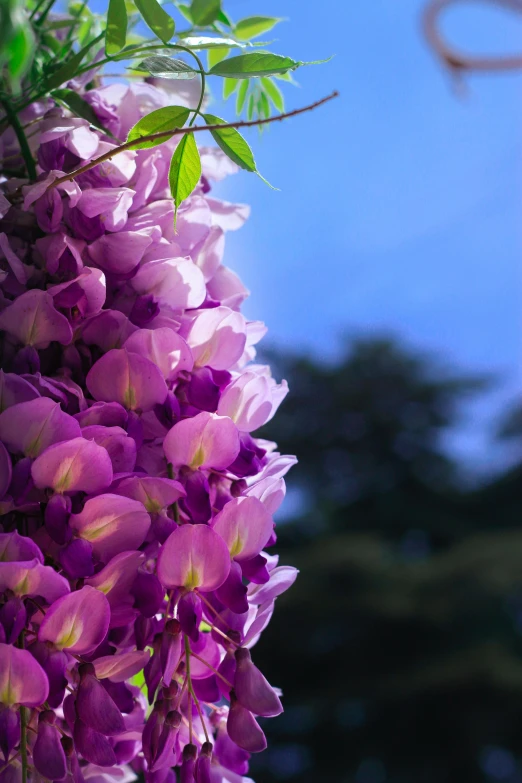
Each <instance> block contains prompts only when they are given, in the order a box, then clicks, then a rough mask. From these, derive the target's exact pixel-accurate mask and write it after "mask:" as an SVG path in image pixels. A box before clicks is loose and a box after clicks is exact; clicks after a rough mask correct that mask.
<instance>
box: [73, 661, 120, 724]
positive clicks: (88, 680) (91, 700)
mask: <svg viewBox="0 0 522 783" xmlns="http://www.w3.org/2000/svg"><path fill="white" fill-rule="evenodd" d="M83 669H89V670H90V671H85V672H84V671H82V670H83ZM79 671H80V684H79V686H78V691H77V696H76V713H77V715H78V717H79V718H80V720H81V721H83V723H85V725H86V726H89V727H90V728H91V729H95V730H96V731H99V732H100V733H101V734H104V735H105V736H108V737H112V736H114V735H115V734H121V733H122V732H123V731H125V724H124V722H123V717H122V715H121V712H120V710H119V709H118V707H117V706H116V704H115V703H114V701H113V700H112V699H111V697H110V696H109V694H108V693H107V691H106V690H105V688H104V687H103V685H102V684H101V683H99V682H98V680H97V679H96V677H95V676H94V675H93V674H92V673H90V672H92V671H94V667H93V666H92V664H90V663H87V664H82V665H81V666H80V670H79Z"/></svg>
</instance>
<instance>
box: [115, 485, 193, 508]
mask: <svg viewBox="0 0 522 783" xmlns="http://www.w3.org/2000/svg"><path fill="white" fill-rule="evenodd" d="M116 491H117V493H118V495H125V497H128V498H133V499H134V500H139V501H140V503H143V505H144V506H145V508H146V509H147V511H148V512H149V513H150V514H157V513H159V512H160V511H161V510H162V509H164V508H166V507H167V506H171V505H172V504H173V503H175V502H176V500H179V498H180V497H184V496H185V494H186V492H185V490H184V489H183V486H182V485H181V484H180V483H179V481H174V480H173V479H168V478H155V477H153V476H133V477H132V478H126V479H123V481H120V483H119V484H118V486H117V488H116Z"/></svg>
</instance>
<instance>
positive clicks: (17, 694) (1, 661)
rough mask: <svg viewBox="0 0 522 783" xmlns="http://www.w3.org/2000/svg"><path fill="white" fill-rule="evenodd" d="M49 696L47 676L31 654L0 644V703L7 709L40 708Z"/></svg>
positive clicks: (9, 645)
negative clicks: (15, 706) (17, 705)
mask: <svg viewBox="0 0 522 783" xmlns="http://www.w3.org/2000/svg"><path fill="white" fill-rule="evenodd" d="M48 694H49V683H48V681H47V677H46V674H45V672H44V670H43V669H42V667H41V666H40V664H39V663H38V662H37V661H35V659H34V658H33V656H32V655H31V653H30V652H28V651H27V650H20V649H18V647H13V645H11V644H0V703H1V704H4V705H5V706H6V707H12V706H13V705H14V704H23V705H25V706H26V707H39V706H40V705H41V704H43V703H44V701H45V700H46V699H47V696H48Z"/></svg>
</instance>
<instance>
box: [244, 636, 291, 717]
mask: <svg viewBox="0 0 522 783" xmlns="http://www.w3.org/2000/svg"><path fill="white" fill-rule="evenodd" d="M234 691H235V694H236V696H237V699H238V701H240V702H241V704H242V705H243V707H246V709H247V710H250V712H253V713H254V714H255V715H263V716H265V717H273V716H275V715H280V714H281V713H282V712H283V705H282V704H281V702H280V700H279V697H278V695H277V694H276V692H275V691H274V689H273V688H272V687H271V685H270V684H269V682H268V681H267V680H266V678H265V677H264V676H263V675H262V674H261V672H260V671H259V669H258V668H257V666H255V665H254V664H253V663H252V658H251V656H250V651H249V650H247V649H245V648H244V647H241V648H239V649H238V650H236V676H235V679H234Z"/></svg>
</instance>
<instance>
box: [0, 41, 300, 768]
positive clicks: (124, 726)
mask: <svg viewBox="0 0 522 783" xmlns="http://www.w3.org/2000/svg"><path fill="white" fill-rule="evenodd" d="M99 56H101V55H99ZM95 67H96V66H95V65H94V66H93V68H95ZM91 76H92V73H91ZM90 78H91V77H89V76H87V74H85V75H84V77H82V78H81V79H76V80H75V81H74V82H71V83H70V84H69V86H70V87H72V88H73V89H75V90H76V91H78V93H79V94H80V95H82V96H83V97H84V99H85V100H87V102H88V103H89V104H90V105H91V106H92V108H93V110H94V111H95V112H96V113H97V116H98V118H99V119H100V120H101V122H102V123H104V124H105V127H107V128H109V129H110V130H111V132H113V133H114V134H115V135H117V136H120V137H121V138H123V137H124V136H125V134H126V133H127V132H128V130H129V129H130V127H132V126H133V125H134V124H135V123H136V122H137V121H138V120H139V119H140V118H141V117H142V116H143V115H144V114H145V113H147V112H148V111H150V109H151V108H152V109H158V108H162V107H164V106H166V105H172V103H173V96H172V95H171V94H169V92H167V90H165V89H163V88H161V89H160V88H158V87H155V86H153V85H151V84H139V83H137V84H133V85H132V86H131V87H126V86H124V85H121V84H113V85H110V86H108V87H103V86H102V87H97V88H96V89H94V90H90V91H88V92H85V84H87V83H88V81H89V79H90ZM194 84H195V86H196V87H197V86H198V85H197V84H196V80H194ZM194 84H192V85H189V87H193V86H194ZM171 89H172V88H171V86H170V85H169V90H171ZM174 89H178V88H177V87H175V88H174ZM186 97H187V96H186V95H183V96H180V97H178V98H177V99H176V100H177V101H179V102H180V103H181V104H182V105H185V103H186ZM188 105H190V106H191V107H192V106H193V105H195V104H194V101H192V100H191V99H190V100H189V101H188ZM23 119H24V122H26V121H32V120H36V122H35V132H34V136H32V137H31V150H32V152H33V154H34V156H35V159H36V161H37V173H38V177H39V178H38V180H37V181H36V182H35V183H32V184H30V185H24V186H23V196H24V203H23V211H22V210H21V209H19V208H18V207H17V206H13V207H11V201H10V200H9V199H10V198H11V194H12V193H13V191H14V190H16V189H17V188H18V186H19V183H13V182H9V181H7V182H6V183H4V184H2V186H1V188H0V190H5V193H6V194H8V195H9V199H7V198H6V197H5V196H4V195H2V193H0V214H3V215H7V213H9V214H8V218H7V219H6V220H5V221H4V224H5V225H4V232H0V294H1V297H0V298H1V302H2V306H1V307H0V330H1V332H2V341H3V342H2V356H3V365H4V368H5V370H0V502H1V505H2V511H3V517H2V523H3V527H2V530H1V532H0V752H1V753H2V755H3V757H4V760H5V762H6V763H8V762H9V763H8V766H7V767H6V769H5V770H4V772H3V773H2V774H3V777H6V776H7V778H9V779H10V780H11V779H12V780H13V781H18V779H19V778H20V772H21V766H20V763H19V758H20V751H21V748H20V742H21V732H20V726H21V721H20V708H21V707H24V708H25V707H27V708H30V709H31V710H32V712H31V713H26V715H25V717H26V718H28V719H29V721H30V728H31V733H30V739H29V750H30V755H31V757H32V763H33V766H34V769H35V772H34V773H33V775H36V776H40V777H42V778H43V777H45V778H49V779H52V780H60V781H66V780H67V781H68V782H69V783H82V781H84V780H86V781H89V780H90V779H91V778H95V777H96V778H99V777H100V775H101V776H103V775H105V776H106V777H107V776H108V777H110V778H111V779H113V778H114V779H116V778H118V777H122V776H125V775H127V774H128V769H129V768H130V769H132V770H133V772H135V773H136V774H141V773H143V775H144V777H145V779H146V780H147V783H174V782H175V779H176V778H177V779H179V780H180V781H181V783H216V781H222V782H223V783H224V782H225V781H234V783H236V781H237V783H240V781H246V780H247V778H245V777H244V776H245V775H247V773H248V759H249V755H250V753H251V752H258V751H260V750H262V749H263V748H264V747H265V746H266V740H265V736H264V734H263V731H262V729H261V728H260V727H259V725H258V723H257V721H256V716H258V715H260V716H264V717H269V716H275V715H277V714H279V713H280V712H281V709H282V708H281V703H280V700H279V697H278V695H277V693H276V691H275V690H274V689H273V688H272V687H271V686H270V685H269V683H268V682H267V681H266V679H265V678H264V676H263V674H262V673H261V672H260V671H259V669H257V667H256V666H255V665H254V663H253V662H252V659H251V656H250V652H249V649H247V648H250V647H252V646H253V645H254V644H255V642H256V641H257V640H258V638H259V636H260V634H261V633H262V631H263V630H264V628H265V627H266V625H267V624H268V622H269V620H270V617H271V615H272V612H273V610H274V603H275V600H276V598H277V597H278V596H279V595H280V594H281V593H283V592H284V591H285V590H286V589H287V588H288V587H289V586H290V585H291V584H292V583H293V581H294V580H295V577H296V575H297V571H296V570H295V569H293V568H291V567H289V566H279V565H278V559H277V557H275V556H270V555H268V554H267V553H266V552H265V551H264V549H265V548H266V547H270V546H272V545H273V544H274V543H275V540H276V537H275V532H274V522H273V518H272V515H273V513H274V512H275V511H276V510H277V508H278V507H279V505H280V503H281V502H282V500H283V498H284V494H285V483H284V479H283V476H284V475H285V474H286V472H287V471H288V469H289V468H290V467H291V465H292V464H293V463H294V462H295V458H293V457H287V456H284V455H280V454H278V453H277V452H276V451H274V449H275V444H267V443H265V442H264V441H260V440H256V439H255V438H253V437H251V435H250V434H249V433H251V432H253V431H254V430H255V429H257V428H258V427H260V426H261V425H262V424H264V423H265V422H267V421H269V420H270V418H271V417H272V416H273V415H274V413H275V412H276V410H277V408H278V406H279V404H280V403H281V401H282V399H283V398H284V396H285V395H286V393H287V387H286V383H285V382H284V381H283V382H282V383H281V384H280V385H278V384H276V383H275V381H274V380H273V379H272V377H271V375H270V371H269V368H267V367H262V366H257V365H254V364H252V363H251V362H252V361H253V359H254V358H255V346H256V344H257V343H258V342H259V340H260V339H261V338H262V336H263V335H264V333H265V331H266V329H265V327H264V325H263V324H262V323H260V322H252V321H247V320H246V319H245V317H244V316H243V315H242V314H241V312H240V307H241V305H242V302H243V301H244V299H245V298H246V297H247V296H248V291H247V289H246V288H245V286H244V285H243V284H242V282H241V280H240V279H239V278H238V277H237V275H236V274H235V273H234V272H233V271H232V270H231V269H229V268H228V267H226V266H224V264H223V259H224V249H225V233H226V231H229V230H235V229H237V228H239V227H240V226H241V225H242V224H243V223H244V221H245V219H246V217H247V216H248V207H245V206H244V205H236V204H231V203H227V202H221V201H219V200H217V199H214V198H212V197H210V196H209V191H210V180H220V179H222V178H223V177H224V176H225V175H227V174H230V173H232V172H233V171H235V170H237V167H236V166H235V164H232V163H231V162H230V160H229V159H228V158H227V157H226V156H225V155H224V154H223V153H222V152H221V150H217V149H213V148H203V149H202V150H201V154H202V165H203V177H202V180H201V182H200V184H199V185H198V186H197V188H196V190H195V191H194V193H193V195H192V196H191V197H190V198H188V199H187V200H186V201H185V202H184V203H183V204H182V206H181V208H180V209H179V211H178V218H177V228H176V229H175V228H174V221H173V216H174V209H173V203H172V199H171V198H170V196H169V195H168V193H169V190H168V171H169V155H170V152H171V151H172V149H174V147H175V144H176V143H177V140H176V139H174V140H172V141H171V142H167V143H166V144H164V145H160V146H156V147H153V148H149V149H142V150H139V151H137V152H135V151H126V152H124V153H121V154H120V153H116V154H115V155H113V157H112V159H111V160H110V161H106V162H104V163H103V164H102V165H98V166H96V167H95V168H93V169H91V170H89V171H87V172H84V173H82V174H81V175H80V176H77V177H75V178H74V180H73V181H65V182H62V183H61V184H60V185H59V186H57V187H54V186H53V187H50V186H52V185H53V183H54V182H55V181H56V180H57V179H58V178H61V177H63V174H64V171H72V170H73V169H74V168H76V167H79V166H81V165H82V164H84V163H86V162H87V161H88V160H90V159H92V157H93V156H96V155H101V154H103V153H106V152H110V151H112V150H113V149H114V147H115V141H114V139H109V137H107V136H106V135H105V134H103V132H101V131H97V130H95V129H94V127H93V126H90V125H89V123H88V122H87V121H86V120H84V119H80V118H76V117H72V116H71V117H66V116H64V111H63V110H62V109H61V108H58V107H57V106H55V105H54V103H53V101H52V100H51V99H48V100H45V101H44V102H42V103H38V104H35V105H34V106H32V107H30V109H28V110H27V117H26V116H25V114H24V117H23ZM4 135H6V138H7V139H8V141H7V142H6V140H5V139H4V146H5V144H7V147H6V148H7V149H8V150H9V154H14V155H15V156H16V155H17V154H18V148H17V142H16V139H15V136H14V135H13V134H11V136H12V139H10V138H9V137H8V135H7V134H4ZM17 524H23V525H24V528H23V529H24V531H25V530H27V531H28V532H29V535H24V536H22V535H20V533H19V532H17V530H16V525H17ZM25 648H27V649H25ZM134 677H136V678H137V679H136V680H134V679H133V678H134ZM143 680H144V681H145V685H144V687H143V688H141V687H140V686H138V685H136V684H134V683H135V682H143ZM147 702H148V703H149V704H150V706H151V709H150V711H149V710H148V705H147ZM33 708H34V709H33ZM189 725H190V726H192V729H191V730H189V728H188V727H189ZM214 741H215V745H214V747H213V743H214ZM126 765H129V767H126ZM176 768H177V770H178V772H177V773H176V772H175V771H173V770H174V769H176Z"/></svg>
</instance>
